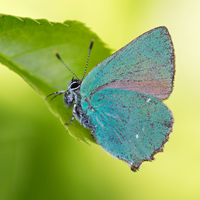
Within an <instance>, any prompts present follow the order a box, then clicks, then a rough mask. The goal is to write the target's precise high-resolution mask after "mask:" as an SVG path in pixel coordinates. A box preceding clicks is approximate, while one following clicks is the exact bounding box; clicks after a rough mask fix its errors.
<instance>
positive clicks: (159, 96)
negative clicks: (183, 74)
mask: <svg viewBox="0 0 200 200" xmlns="http://www.w3.org/2000/svg"><path fill="white" fill-rule="evenodd" d="M92 46H93V41H92V42H91V44H90V47H89V54H88V60H89V56H90V52H91V49H92ZM56 55H57V57H58V59H59V60H60V61H61V62H63V61H62V59H61V58H60V56H59V55H58V54H56ZM63 63H64V62H63ZM87 64H88V61H87ZM65 66H66V65H65ZM66 67H67V66H66ZM67 68H68V67H67ZM86 68H87V65H86ZM68 69H69V68H68ZM69 70H70V69H69ZM70 71H71V70H70ZM71 72H72V71H71ZM85 72H86V69H85ZM174 72H175V61H174V49H173V44H172V41H171V37H170V35H169V32H168V30H167V28H166V27H158V28H155V29H152V30H150V31H148V32H146V33H144V34H142V35H141V36H139V37H137V38H136V39H134V40H133V41H132V42H130V43H129V44H127V45H126V46H124V47H123V48H121V49H120V50H118V51H117V52H115V53H114V54H112V55H111V56H110V57H108V58H107V59H105V60H104V61H102V62H101V63H99V64H98V65H97V66H96V67H95V68H93V69H92V70H91V71H90V72H89V73H88V75H87V76H86V77H85V73H84V75H83V78H82V79H79V78H78V77H77V76H76V75H75V74H74V73H73V72H72V73H73V74H74V76H75V77H76V78H72V80H71V82H70V83H69V85H68V90H65V91H59V92H54V93H52V94H50V95H48V96H51V95H55V96H54V97H53V98H55V97H57V96H58V95H61V94H64V102H65V104H67V105H68V106H71V105H72V104H73V116H72V119H71V122H70V123H69V124H71V123H72V122H73V120H74V117H76V119H77V120H79V121H80V123H81V124H83V125H84V126H85V127H87V128H89V129H90V130H91V134H92V136H93V137H94V138H95V139H96V141H97V143H98V144H99V145H101V146H102V148H103V149H104V150H105V151H107V152H108V153H110V154H111V155H113V156H114V157H116V158H118V159H120V160H123V161H125V162H127V163H129V165H130V167H131V170H133V171H137V170H138V169H139V167H140V165H141V163H142V162H143V161H151V160H153V159H154V155H155V154H156V153H158V152H161V151H162V150H163V147H164V144H165V143H166V141H167V140H168V139H169V134H170V133H171V131H172V126H173V116H172V113H171V112H170V110H169V109H168V108H167V107H166V105H165V104H164V103H163V102H162V100H163V99H166V98H168V97H169V95H170V94H171V92H172V88H173V80H174ZM84 77H85V78H84ZM53 98H52V99H53Z"/></svg>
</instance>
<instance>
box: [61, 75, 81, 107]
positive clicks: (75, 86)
mask: <svg viewBox="0 0 200 200" xmlns="http://www.w3.org/2000/svg"><path fill="white" fill-rule="evenodd" d="M80 87H81V81H80V80H78V79H74V77H73V78H72V80H71V81H70V82H69V84H68V90H66V91H65V94H64V101H65V103H66V104H67V105H68V106H69V107H70V106H71V105H72V103H73V102H74V100H75V95H76V92H77V91H78V90H80Z"/></svg>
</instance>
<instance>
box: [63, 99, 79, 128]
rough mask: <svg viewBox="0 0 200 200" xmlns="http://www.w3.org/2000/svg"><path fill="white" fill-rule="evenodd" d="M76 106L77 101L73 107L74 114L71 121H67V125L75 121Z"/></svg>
mask: <svg viewBox="0 0 200 200" xmlns="http://www.w3.org/2000/svg"><path fill="white" fill-rule="evenodd" d="M76 108H77V105H76V103H75V104H74V107H73V112H72V113H73V115H72V118H71V121H70V122H69V123H65V125H70V124H72V122H73V121H74V117H75V115H76Z"/></svg>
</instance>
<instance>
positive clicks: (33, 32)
mask: <svg viewBox="0 0 200 200" xmlns="http://www.w3.org/2000/svg"><path fill="white" fill-rule="evenodd" d="M92 39H94V46H93V49H92V52H91V56H90V61H89V66H88V72H89V71H90V70H91V69H92V68H93V67H94V66H96V65H97V64H98V63H99V62H101V61H102V60H104V59H105V58H106V57H108V56H109V55H110V50H109V49H108V48H106V47H105V44H104V43H103V42H102V41H101V40H100V39H99V37H98V36H97V35H96V34H95V33H93V32H92V31H91V30H90V29H89V28H87V27H86V26H85V25H84V24H83V23H81V22H78V21H69V20H68V21H65V22H64V23H55V22H49V21H47V20H45V19H38V20H33V19H30V18H22V17H15V16H8V15H2V14H0V62H1V63H2V64H4V65H6V66H7V67H9V68H10V69H11V70H13V71H14V72H16V73H17V74H18V75H19V76H21V77H22V78H23V79H24V80H25V81H26V82H27V83H28V84H29V85H30V86H31V87H32V88H33V89H34V90H35V91H36V92H37V93H39V94H40V95H41V96H42V98H43V99H44V100H45V101H46V103H47V106H48V107H49V108H50V110H51V111H52V112H53V113H54V114H55V115H56V116H57V117H59V118H60V119H61V122H62V123H63V124H64V123H68V122H70V120H71V117H72V109H67V108H66V107H65V105H64V103H63V98H62V97H61V96H59V97H57V98H55V99H54V100H53V101H50V98H49V99H45V98H46V96H47V95H48V94H50V93H52V92H56V91H61V90H66V89H67V86H68V83H69V82H70V81H71V79H72V76H73V75H72V74H71V73H70V72H69V70H67V69H66V68H65V67H64V66H63V65H62V63H61V62H60V61H59V60H58V59H57V58H56V56H55V55H54V52H55V51H57V52H58V53H59V55H60V56H61V57H62V59H63V60H64V62H65V63H66V64H67V66H68V67H69V68H70V69H71V70H72V71H73V72H74V73H75V74H76V75H77V76H78V77H79V78H80V79H81V78H82V76H83V72H84V69H85V65H86V61H87V54H88V48H89V45H90V42H91V40H92ZM38 112H40V111H38ZM65 127H66V129H67V130H68V131H69V133H70V134H71V135H72V136H74V137H75V138H77V139H79V140H81V141H83V142H86V143H87V141H86V138H87V139H89V140H90V141H92V142H95V141H94V140H93V139H92V138H91V136H90V134H91V133H90V130H88V129H86V128H84V127H83V126H82V125H80V124H79V122H77V121H76V120H74V122H73V123H72V124H71V125H70V126H65Z"/></svg>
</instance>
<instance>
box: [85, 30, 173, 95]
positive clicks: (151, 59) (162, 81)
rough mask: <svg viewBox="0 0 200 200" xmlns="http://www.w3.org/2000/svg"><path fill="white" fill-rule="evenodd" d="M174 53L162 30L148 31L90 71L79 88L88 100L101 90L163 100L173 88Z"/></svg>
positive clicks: (165, 33) (166, 32) (166, 31)
mask: <svg viewBox="0 0 200 200" xmlns="http://www.w3.org/2000/svg"><path fill="white" fill-rule="evenodd" d="M173 78H174V50H173V45H172V41H171V37H170V35H169V32H168V30H167V29H166V28H165V27H158V28H155V29H152V30H150V31H148V32H146V33H144V34H143V35H141V36H139V37H138V38H136V39H135V40H133V41H132V42H130V43H129V44H127V45H126V46H125V47H123V48H122V49H120V50H119V51H117V52H116V53H114V54H113V55H111V56H110V57H108V58H107V59H105V60H104V61H103V62H101V63H100V64H98V65H97V66H96V67H95V68H94V69H92V70H91V71H90V72H89V74H88V75H87V76H86V77H85V79H84V81H83V83H82V86H81V95H82V96H89V95H90V94H93V93H95V92H97V91H99V90H102V89H105V88H121V89H125V90H132V91H136V92H141V93H144V94H149V95H151V96H153V97H156V98H159V99H166V98H167V97H168V96H169V95H170V93H171V91H172V87H173Z"/></svg>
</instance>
